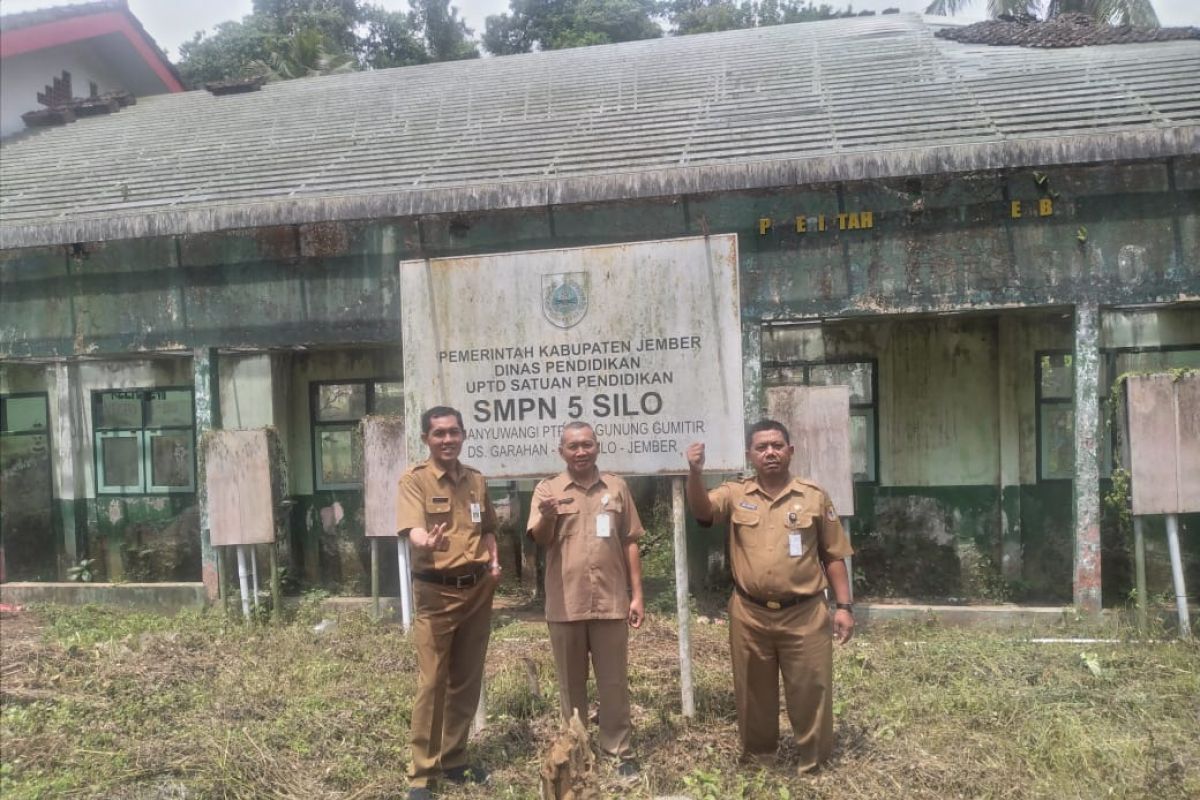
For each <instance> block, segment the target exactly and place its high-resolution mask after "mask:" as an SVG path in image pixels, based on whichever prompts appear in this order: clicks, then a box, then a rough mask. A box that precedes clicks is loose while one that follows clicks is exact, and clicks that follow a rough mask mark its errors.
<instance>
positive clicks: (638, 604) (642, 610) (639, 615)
mask: <svg viewBox="0 0 1200 800" xmlns="http://www.w3.org/2000/svg"><path fill="white" fill-rule="evenodd" d="M645 619H646V603H645V601H643V600H642V598H640V597H635V598H633V599H632V600H630V601H629V617H628V621H629V627H631V628H640V627H642V622H643V621H644V620H645Z"/></svg>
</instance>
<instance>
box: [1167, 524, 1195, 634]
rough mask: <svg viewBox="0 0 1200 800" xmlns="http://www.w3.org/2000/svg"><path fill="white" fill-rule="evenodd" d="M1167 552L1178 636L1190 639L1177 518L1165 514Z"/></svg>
mask: <svg viewBox="0 0 1200 800" xmlns="http://www.w3.org/2000/svg"><path fill="white" fill-rule="evenodd" d="M1167 550H1168V551H1170V553H1171V578H1172V579H1173V580H1174V583H1175V607H1176V609H1178V611H1179V635H1180V636H1181V637H1182V638H1184V639H1190V638H1192V626H1191V622H1190V621H1189V620H1188V605H1187V601H1188V599H1187V588H1186V587H1185V586H1184V585H1183V558H1182V557H1181V556H1180V554H1179V517H1177V516H1176V515H1175V514H1167Z"/></svg>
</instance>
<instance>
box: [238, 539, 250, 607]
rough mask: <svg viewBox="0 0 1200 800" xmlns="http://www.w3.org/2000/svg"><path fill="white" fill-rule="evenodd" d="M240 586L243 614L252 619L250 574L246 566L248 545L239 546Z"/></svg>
mask: <svg viewBox="0 0 1200 800" xmlns="http://www.w3.org/2000/svg"><path fill="white" fill-rule="evenodd" d="M237 561H238V588H239V589H241V593H242V616H243V617H245V618H246V619H250V576H249V574H248V570H247V568H246V545H244V544H239V545H238V546H237Z"/></svg>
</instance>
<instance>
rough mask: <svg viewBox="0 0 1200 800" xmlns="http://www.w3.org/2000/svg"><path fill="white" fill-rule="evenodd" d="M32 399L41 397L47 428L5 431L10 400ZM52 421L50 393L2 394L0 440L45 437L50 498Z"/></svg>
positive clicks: (0, 502) (51, 486) (52, 470)
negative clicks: (48, 465) (48, 466)
mask: <svg viewBox="0 0 1200 800" xmlns="http://www.w3.org/2000/svg"><path fill="white" fill-rule="evenodd" d="M30 397H40V398H41V400H42V407H43V408H44V409H45V411H46V427H45V428H41V429H39V428H27V429H24V430H13V431H10V430H5V428H6V427H7V425H6V423H7V420H8V413H7V411H8V400H10V399H18V400H20V399H26V398H30ZM52 427H53V426H52V425H51V420H50V393H49V392H9V393H8V394H0V439H17V438H19V437H22V436H45V437H46V449H47V450H48V451H49V453H48V459H47V462H48V463H49V464H50V469H48V470H47V471H46V483H47V485H48V486H49V487H50V496H51V497H53V496H54V466H53V465H54V432H53V431H52V430H51V429H52ZM3 507H4V498H3V497H0V511H2V510H3Z"/></svg>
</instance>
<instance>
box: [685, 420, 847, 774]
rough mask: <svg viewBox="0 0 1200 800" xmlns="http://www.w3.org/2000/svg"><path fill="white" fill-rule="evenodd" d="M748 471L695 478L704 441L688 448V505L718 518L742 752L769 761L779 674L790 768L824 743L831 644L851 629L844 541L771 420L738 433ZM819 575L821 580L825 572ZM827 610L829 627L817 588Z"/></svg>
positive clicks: (829, 724) (807, 765) (808, 764)
mask: <svg viewBox="0 0 1200 800" xmlns="http://www.w3.org/2000/svg"><path fill="white" fill-rule="evenodd" d="M746 450H747V456H748V457H749V459H750V463H751V465H753V467H754V477H751V478H743V479H741V480H736V481H727V482H726V483H723V484H721V485H720V486H718V487H717V488H716V489H713V490H712V491H711V492H710V491H707V490H706V489H705V487H704V481H703V479H702V477H701V473H702V471H703V469H704V445H703V444H693V445H692V446H691V447H689V448H688V451H687V459H688V467H689V471H688V481H687V498H688V506H689V507H690V509H691V511H692V514H693V515H694V516H695V517H696V520H697V521H698V522H699V523H700V524H701V525H704V526H708V525H711V524H713V523H715V522H728V524H729V531H728V534H727V535H728V537H729V538H728V543H729V549H728V552H729V560H730V566H731V568H732V571H733V585H734V590H735V591H734V594H733V596H732V597H731V598H730V600H729V650H730V655H731V656H732V659H733V691H734V698H735V700H736V703H737V713H738V733H739V734H740V736H741V743H742V753H743V755H744V756H745V757H747V758H749V759H758V760H764V761H767V762H769V761H770V760H772V759H773V758H774V755H775V751H776V748H777V746H778V741H779V673H780V672H782V673H783V690H784V697H785V698H786V701H787V712H788V719H790V720H791V723H792V730H793V731H794V732H795V735H796V744H797V746H798V747H799V749H800V770H801V771H808V770H812V769H815V768H816V767H817V766H818V765H819V764H820V763H821V762H822V761H824V760H825V759H826V758H828V757H829V754H830V752H831V751H832V749H833V647H832V639H833V638H836V639H837V640H838V642H840V643H843V644H844V643H845V642H847V641H849V640H850V637H851V635H852V634H853V631H854V615H853V609H852V607H851V605H850V581H849V578H848V575H847V571H846V562H845V561H844V560H843V559H845V558H846V557H847V556H850V555H851V554H852V553H853V551H852V550H851V549H850V542H849V540H848V539H847V538H846V534H845V532H844V531H843V530H842V525H841V522H840V520H839V519H838V515H837V512H836V511H835V510H834V508H833V504H832V503H831V502H830V501H829V497H828V496H827V495H826V494H825V492H824V491H822V489H821V488H820V487H819V486H817V485H816V484H815V483H811V482H809V481H806V480H802V479H800V478H793V477H792V476H791V474H790V473H789V472H788V467H789V466H790V464H791V460H792V453H793V452H794V451H793V448H792V445H791V438H790V436H789V435H788V432H787V429H786V428H785V427H784V426H783V425H781V424H780V423H778V422H775V421H774V420H763V421H761V422H758V423H755V424H754V425H753V426H752V427H751V428H750V432H749V434H748V435H747V437H746ZM826 576H828V580H827V578H826ZM827 586H831V587H832V589H833V594H834V598H835V599H836V601H837V603H836V607H837V610H836V611H835V613H834V615H833V626H832V627H833V630H832V635H831V631H830V620H829V611H828V609H827V608H826V605H825V599H824V592H825V589H826V587H827Z"/></svg>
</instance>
